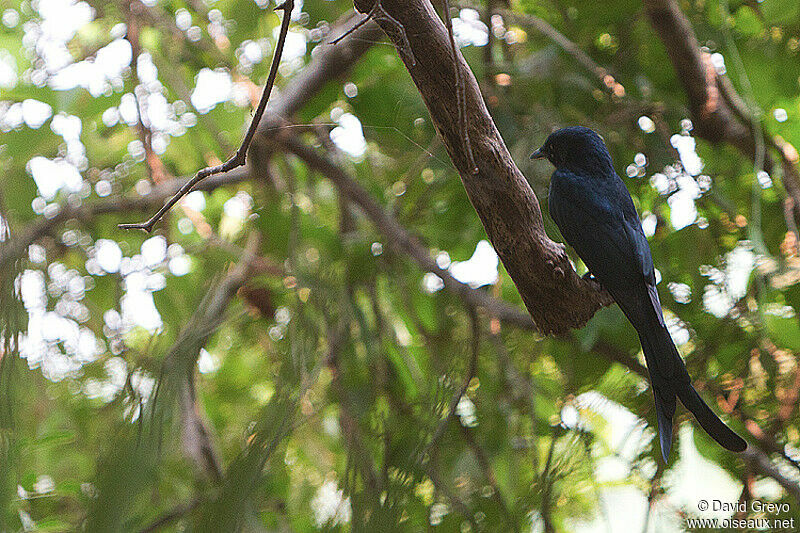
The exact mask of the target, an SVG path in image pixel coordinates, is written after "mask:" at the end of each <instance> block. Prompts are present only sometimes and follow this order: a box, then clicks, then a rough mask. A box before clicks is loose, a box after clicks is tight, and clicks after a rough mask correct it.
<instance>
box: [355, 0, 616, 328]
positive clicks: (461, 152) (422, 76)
mask: <svg viewBox="0 0 800 533" xmlns="http://www.w3.org/2000/svg"><path fill="white" fill-rule="evenodd" d="M381 4H382V6H383V9H385V10H386V11H387V12H388V13H390V14H391V15H392V17H393V18H394V19H396V20H397V21H398V22H399V23H400V24H401V25H402V26H403V28H404V29H405V32H404V33H405V35H407V36H408V41H409V44H410V46H411V49H412V54H411V55H413V57H414V58H416V61H414V62H412V61H410V60H409V54H402V53H401V54H400V55H401V58H402V59H403V61H404V62H405V65H406V68H407V69H408V72H409V73H410V74H411V77H412V79H413V81H414V83H415V84H416V86H417V88H418V89H419V91H420V94H421V95H422V98H423V100H424V102H425V105H426V106H427V107H428V111H429V112H430V114H431V118H432V120H433V123H434V125H435V126H436V129H437V130H438V132H439V134H440V135H441V137H442V139H443V141H444V144H445V147H446V148H447V151H448V153H449V154H450V158H451V159H452V161H453V164H454V165H455V167H456V169H457V170H458V172H459V174H460V176H461V181H462V183H463V184H464V188H465V189H466V191H467V194H468V195H469V198H470V201H471V202H472V205H473V206H474V207H475V210H476V211H477V213H478V216H479V217H480V219H481V222H482V223H483V226H484V228H485V229H486V233H487V235H488V236H489V240H490V241H491V242H492V245H493V246H494V248H495V250H496V251H497V254H498V255H499V256H500V259H501V260H502V261H503V264H504V266H505V268H506V270H507V271H508V273H509V275H510V276H511V279H512V280H513V281H514V284H515V285H516V287H517V290H518V291H519V293H520V295H521V296H522V300H523V301H524V302H525V306H526V307H527V308H528V311H529V312H530V314H531V316H532V317H533V319H534V321H535V322H536V325H537V326H538V328H539V330H540V331H541V332H543V333H555V334H563V333H565V332H566V331H568V330H569V329H571V328H576V327H581V326H583V325H584V324H585V323H586V321H588V320H589V318H591V317H592V315H593V314H594V313H595V312H596V311H597V310H598V309H600V308H601V307H602V306H604V305H609V304H610V303H611V299H610V297H609V296H608V295H607V294H605V293H603V292H601V291H600V290H598V286H597V285H596V284H593V283H591V282H589V281H587V280H584V279H581V277H580V276H578V275H577V274H576V273H575V271H574V269H573V268H572V265H571V264H570V262H569V259H568V258H567V255H566V253H565V252H564V247H563V245H561V244H558V243H555V242H553V241H552V240H550V239H549V238H548V237H547V234H546V233H545V230H544V224H543V222H542V212H541V209H540V208H539V202H538V199H537V198H536V195H535V194H534V192H533V189H531V187H530V185H529V184H528V182H527V180H526V179H525V177H524V176H523V175H522V173H521V172H520V170H519V169H518V168H517V166H516V165H515V164H514V161H513V160H512V159H511V154H509V152H508V149H507V148H506V145H505V143H504V142H503V139H502V137H501V136H500V133H499V132H498V130H497V128H496V126H495V124H494V121H493V120H492V118H491V116H490V115H489V112H488V110H487V109H486V105H485V103H484V101H483V97H482V96H481V93H480V90H479V88H478V83H477V81H476V80H475V76H474V75H473V74H472V71H471V70H470V69H469V67H468V65H467V64H466V62H465V61H464V58H463V57H462V55H461V53H460V52H459V53H457V54H456V59H457V67H458V69H459V70H460V72H461V74H462V78H463V80H464V95H463V96H464V105H466V108H467V110H468V114H469V120H468V121H467V122H468V124H467V125H468V128H469V138H470V141H471V147H472V151H473V153H474V159H475V163H476V164H477V167H478V172H473V169H472V168H471V164H470V160H469V159H470V158H469V155H468V153H467V150H466V146H465V143H464V136H463V135H462V134H461V133H460V130H459V128H458V124H459V120H458V117H459V106H458V104H457V102H456V101H455V99H454V98H453V97H452V95H454V94H456V80H454V79H453V75H452V70H451V69H449V68H443V67H444V66H445V65H451V64H452V51H451V47H450V40H449V35H448V32H447V29H446V28H445V26H444V24H442V21H441V20H440V19H439V17H438V16H437V15H436V12H435V11H434V9H433V6H432V5H431V4H430V2H428V1H425V0H381ZM355 5H356V8H357V9H358V10H359V11H361V12H369V11H370V9H371V8H372V7H373V5H374V1H371V0H355ZM378 22H379V24H380V25H381V27H382V28H383V29H384V31H385V32H386V34H387V35H389V37H390V38H391V39H392V40H393V42H394V44H395V47H397V48H398V50H399V51H402V50H403V47H404V44H405V43H403V42H402V40H400V39H399V37H398V35H397V32H396V31H393V28H391V27H389V26H388V25H387V24H386V22H385V21H383V20H379V21H378Z"/></svg>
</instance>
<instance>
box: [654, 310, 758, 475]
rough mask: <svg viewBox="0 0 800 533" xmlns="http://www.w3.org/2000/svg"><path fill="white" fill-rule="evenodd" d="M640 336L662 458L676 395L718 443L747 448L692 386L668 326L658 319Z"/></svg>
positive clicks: (669, 435) (665, 453)
mask: <svg viewBox="0 0 800 533" xmlns="http://www.w3.org/2000/svg"><path fill="white" fill-rule="evenodd" d="M639 339H640V341H641V343H642V350H643V351H644V357H645V360H646V361H647V369H648V371H649V372H650V383H651V384H652V387H653V395H654V396H655V402H656V417H657V420H658V434H659V440H660V442H661V455H662V457H663V458H664V461H665V462H666V461H667V457H668V456H669V451H670V447H671V445H672V417H673V416H674V415H675V398H676V397H678V398H680V400H681V403H682V404H683V405H684V406H686V408H687V409H688V410H689V411H691V412H692V414H693V415H694V417H695V418H696V419H697V421H698V422H699V423H700V426H701V427H702V428H703V429H704V430H705V431H706V433H708V434H709V435H710V436H711V437H712V438H713V439H714V440H715V441H717V442H718V443H719V444H720V446H722V447H723V448H726V449H728V450H731V451H733V452H742V451H744V450H745V448H747V443H746V442H745V441H744V439H742V438H741V437H740V436H739V435H737V434H736V433H734V432H733V430H731V429H730V428H729V427H728V426H726V425H725V423H724V422H723V421H722V420H720V418H719V417H718V416H717V415H716V414H715V413H714V411H712V410H711V408H710V407H709V406H708V405H707V404H706V402H704V401H703V399H702V398H701V397H700V395H699V394H698V393H697V391H696V390H695V388H694V387H693V386H692V381H691V379H690V378H689V373H688V372H687V371H686V365H684V363H683V359H681V356H680V354H679V353H678V349H677V348H676V347H675V344H674V343H673V342H672V337H670V335H669V331H667V328H666V327H664V326H662V325H661V324H658V323H655V324H653V325H651V326H648V327H645V328H641V330H640V331H639Z"/></svg>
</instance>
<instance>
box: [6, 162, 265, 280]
mask: <svg viewBox="0 0 800 533" xmlns="http://www.w3.org/2000/svg"><path fill="white" fill-rule="evenodd" d="M249 177H250V175H249V174H248V172H247V169H244V168H237V169H234V170H231V171H230V172H225V173H222V174H217V175H216V176H212V177H210V178H208V179H207V180H205V181H203V182H202V183H199V184H198V185H197V186H196V187H195V188H194V190H198V191H212V190H214V189H216V188H218V187H222V186H225V185H231V184H235V183H241V182H242V181H245V180H247V179H248V178H249ZM188 180H189V178H173V179H170V180H167V181H164V182H163V183H161V184H158V185H156V186H155V187H153V190H152V191H150V193H149V194H147V195H144V196H142V195H130V196H122V197H115V198H107V199H105V200H101V201H96V202H87V203H86V204H84V205H82V206H80V207H72V206H70V205H69V204H68V203H64V204H62V205H61V206H60V207H59V209H58V213H56V215H55V216H53V217H51V218H46V217H39V218H37V219H35V220H34V221H33V222H31V223H29V224H28V225H27V226H24V227H22V228H19V230H18V231H16V232H15V234H14V235H13V237H12V238H11V239H10V240H8V241H6V242H5V243H4V244H5V246H2V247H0V268H3V269H5V268H7V267H8V266H9V265H10V264H11V263H12V262H13V261H15V260H17V259H18V258H19V257H21V256H22V255H23V254H25V251H26V250H27V249H28V246H30V245H31V244H33V243H34V242H36V241H37V240H38V239H40V238H42V237H44V236H45V235H47V234H49V233H51V232H53V231H55V229H56V228H57V227H58V226H60V225H61V224H63V223H65V222H67V221H68V220H91V219H93V218H95V217H97V216H100V215H105V214H110V213H122V212H129V211H133V212H139V211H147V210H150V209H153V208H154V207H155V206H157V205H159V204H161V203H163V202H164V201H165V200H166V199H168V198H170V197H171V196H173V195H175V194H176V193H177V192H178V191H179V190H180V189H181V188H182V187H184V186H185V184H186V183H187V182H188Z"/></svg>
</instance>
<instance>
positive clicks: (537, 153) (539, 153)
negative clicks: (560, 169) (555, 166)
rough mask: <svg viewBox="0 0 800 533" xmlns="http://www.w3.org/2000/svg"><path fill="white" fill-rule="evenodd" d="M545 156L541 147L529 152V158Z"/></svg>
mask: <svg viewBox="0 0 800 533" xmlns="http://www.w3.org/2000/svg"><path fill="white" fill-rule="evenodd" d="M545 157H547V156H546V155H545V153H544V152H543V151H542V149H541V148H539V149H538V150H536V151H535V152H533V153H532V154H531V159H544V158H545Z"/></svg>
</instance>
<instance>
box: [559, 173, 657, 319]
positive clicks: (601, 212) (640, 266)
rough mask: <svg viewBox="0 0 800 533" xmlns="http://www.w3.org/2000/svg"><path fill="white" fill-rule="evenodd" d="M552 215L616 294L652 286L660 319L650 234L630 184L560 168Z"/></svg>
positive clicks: (651, 290)
mask: <svg viewBox="0 0 800 533" xmlns="http://www.w3.org/2000/svg"><path fill="white" fill-rule="evenodd" d="M549 206H550V215H551V217H552V218H553V220H554V221H555V222H556V225H557V226H558V228H559V230H561V234H562V235H563V236H564V239H566V241H567V243H568V244H569V245H570V246H572V247H573V248H574V249H575V251H576V252H577V253H578V255H579V256H580V258H581V259H582V260H583V262H584V263H585V264H586V266H587V267H588V268H589V270H590V271H591V272H592V274H594V276H595V277H596V278H597V279H598V281H600V283H601V284H602V285H603V286H604V287H605V288H606V289H607V290H609V291H610V292H611V293H612V295H613V294H615V293H619V292H627V291H629V290H630V289H631V288H635V287H646V289H647V292H648V296H649V298H650V301H651V303H652V306H653V308H654V310H655V311H656V314H657V315H658V317H659V319H660V321H663V318H662V315H661V304H660V303H659V301H658V293H657V291H656V289H655V270H654V268H653V258H652V256H651V255H650V247H649V245H648V244H647V238H646V237H645V235H644V232H643V231H642V226H641V223H640V221H639V216H638V214H637V213H636V208H635V207H634V205H633V201H632V200H631V197H630V193H628V190H627V189H626V188H625V184H624V183H622V180H621V179H619V178H618V177H616V176H615V177H614V179H613V180H611V179H607V180H603V181H600V180H597V179H593V178H587V177H583V176H579V175H577V174H574V173H572V172H570V171H568V170H564V169H559V170H556V171H555V173H554V174H553V179H552V181H551V186H550V198H549Z"/></svg>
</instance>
